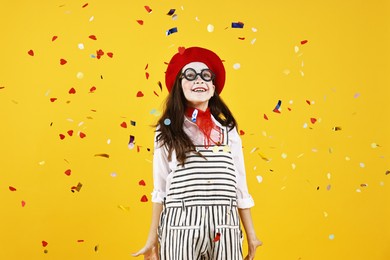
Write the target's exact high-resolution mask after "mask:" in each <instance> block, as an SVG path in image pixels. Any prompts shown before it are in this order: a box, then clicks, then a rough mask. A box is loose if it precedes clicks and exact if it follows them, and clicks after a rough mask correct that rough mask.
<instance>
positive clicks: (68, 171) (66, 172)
mask: <svg viewBox="0 0 390 260" xmlns="http://www.w3.org/2000/svg"><path fill="white" fill-rule="evenodd" d="M64 173H65V175H67V176H70V175H71V174H72V170H71V169H67V170H66V171H65V172H64Z"/></svg>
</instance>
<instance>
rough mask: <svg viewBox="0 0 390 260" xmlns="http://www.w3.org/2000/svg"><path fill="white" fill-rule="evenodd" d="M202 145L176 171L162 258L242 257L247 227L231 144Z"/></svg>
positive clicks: (165, 214) (164, 218) (162, 230)
mask: <svg viewBox="0 0 390 260" xmlns="http://www.w3.org/2000/svg"><path fill="white" fill-rule="evenodd" d="M223 132H225V134H223V135H222V136H223V139H224V140H223V145H220V146H217V145H214V146H210V147H205V146H197V151H198V152H199V153H201V154H202V155H203V157H202V156H199V155H198V154H196V153H191V154H189V155H188V156H187V159H186V163H185V164H184V166H183V165H181V166H179V165H178V167H177V169H176V170H175V171H174V172H172V173H171V174H173V177H172V183H171V186H170V188H169V190H168V192H167V196H166V199H165V202H164V209H163V211H162V213H161V217H160V225H159V228H158V237H159V242H160V259H161V260H196V259H199V260H206V259H213V260H217V259H219V260H226V259H228V260H241V259H242V231H241V228H240V219H239V215H238V210H237V201H236V196H237V195H236V174H235V166H234V163H233V159H232V155H231V153H230V149H229V147H228V143H227V140H228V136H227V132H228V131H227V130H224V131H223Z"/></svg>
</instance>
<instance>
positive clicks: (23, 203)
mask: <svg viewBox="0 0 390 260" xmlns="http://www.w3.org/2000/svg"><path fill="white" fill-rule="evenodd" d="M21 203H22V208H24V207H25V206H26V202H25V201H24V200H22V202H21Z"/></svg>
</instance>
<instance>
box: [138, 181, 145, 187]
mask: <svg viewBox="0 0 390 260" xmlns="http://www.w3.org/2000/svg"><path fill="white" fill-rule="evenodd" d="M138 184H139V185H140V186H146V183H145V181H144V180H140V181H139V182H138Z"/></svg>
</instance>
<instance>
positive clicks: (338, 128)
mask: <svg viewBox="0 0 390 260" xmlns="http://www.w3.org/2000/svg"><path fill="white" fill-rule="evenodd" d="M332 130H333V131H341V127H340V126H335V127H333V128H332Z"/></svg>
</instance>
